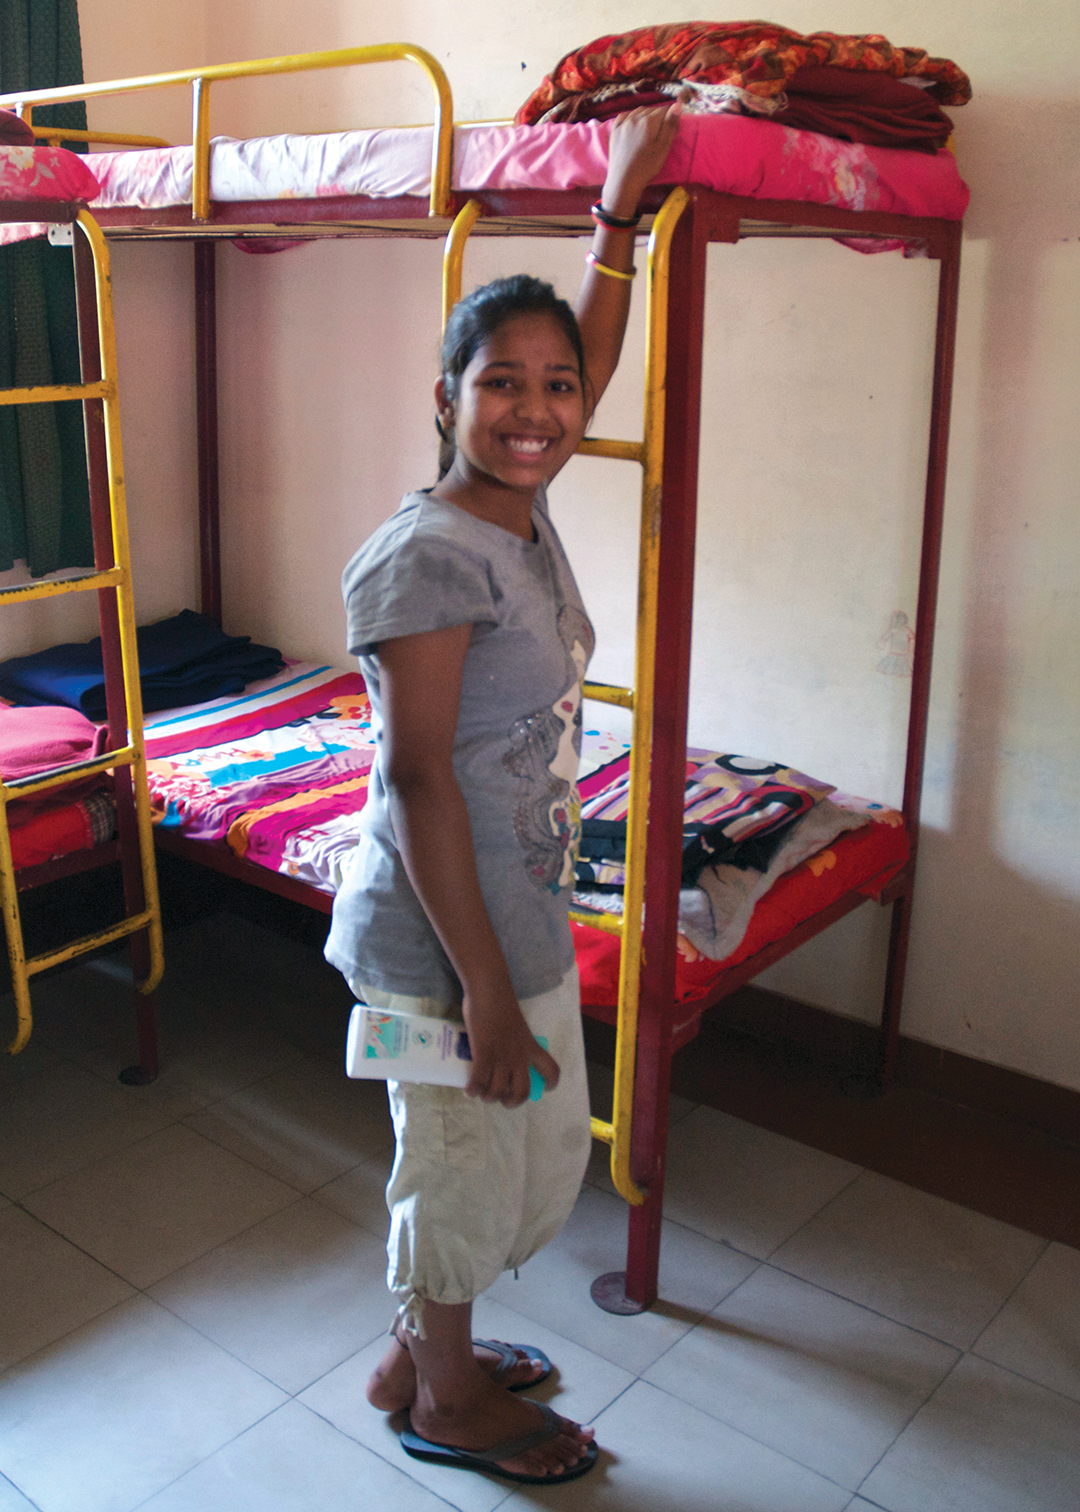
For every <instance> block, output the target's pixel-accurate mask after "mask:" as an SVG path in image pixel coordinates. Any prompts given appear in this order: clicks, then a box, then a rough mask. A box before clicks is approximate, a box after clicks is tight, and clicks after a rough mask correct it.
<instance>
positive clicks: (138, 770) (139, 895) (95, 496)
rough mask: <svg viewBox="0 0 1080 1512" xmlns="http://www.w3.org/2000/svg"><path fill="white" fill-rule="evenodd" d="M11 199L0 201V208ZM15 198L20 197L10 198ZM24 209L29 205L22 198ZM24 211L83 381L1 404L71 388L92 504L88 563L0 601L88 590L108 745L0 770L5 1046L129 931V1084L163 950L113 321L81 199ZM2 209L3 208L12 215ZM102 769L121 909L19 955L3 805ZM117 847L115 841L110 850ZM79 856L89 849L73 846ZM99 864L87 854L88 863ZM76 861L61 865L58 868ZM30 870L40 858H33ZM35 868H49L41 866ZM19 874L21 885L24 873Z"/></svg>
mask: <svg viewBox="0 0 1080 1512" xmlns="http://www.w3.org/2000/svg"><path fill="white" fill-rule="evenodd" d="M14 208H16V207H14V206H11V205H8V206H5V207H4V209H5V211H9V210H12V209H14ZM19 208H23V207H19ZM25 208H26V209H28V210H29V209H30V208H31V207H25ZM32 212H33V213H32V214H31V215H29V216H27V215H24V216H23V218H24V219H27V218H29V219H33V220H45V221H51V222H54V223H56V224H57V230H56V231H55V232H51V233H50V236H51V239H54V240H55V241H57V242H63V241H66V240H67V236H66V235H65V233H64V227H65V226H67V227H68V228H70V229H69V231H68V235H70V236H71V245H72V249H73V257H74V263H75V287H76V302H77V308H78V323H79V347H80V359H81V369H82V382H81V383H74V384H49V385H42V386H38V387H34V388H21V389H3V390H0V404H51V403H55V402H56V401H58V400H72V399H81V400H82V401H83V417H84V427H85V435H86V455H87V470H88V475H89V483H90V510H91V518H92V525H93V538H94V564H95V570H94V571H93V572H88V573H84V574H81V575H79V576H76V577H72V578H67V579H63V580H59V581H58V580H56V579H47V580H41V581H37V582H33V583H28V584H25V585H20V586H18V587H13V588H5V589H2V590H0V605H3V604H5V603H26V602H27V601H29V600H31V599H45V598H59V597H61V596H62V595H64V594H68V593H88V592H92V591H96V592H97V594H98V609H99V617H100V624H101V640H102V656H103V662H104V673H105V690H106V704H107V713H108V722H109V745H110V747H111V749H110V750H108V751H106V752H105V754H103V755H101V756H98V757H95V758H94V759H92V760H89V761H79V762H75V763H73V764H70V765H67V766H62V767H54V768H51V769H50V770H48V771H45V772H41V773H39V774H38V775H36V776H34V777H26V778H19V779H15V780H13V781H11V782H7V783H5V782H3V781H0V902H2V906H3V913H4V927H5V933H6V936H7V950H8V959H9V961H10V964H11V977H12V985H13V988H14V993H15V1006H16V1012H17V1015H18V1023H17V1028H16V1033H15V1037H14V1039H13V1040H12V1041H11V1043H10V1044H9V1045H8V1046H7V1050H8V1053H9V1054H11V1055H17V1054H18V1053H19V1051H20V1050H22V1049H23V1048H24V1047H25V1045H26V1043H27V1041H28V1040H29V1038H30V1035H31V1031H32V1028H33V1015H32V1010H31V1002H30V979H31V978H32V977H34V976H36V975H38V974H39V973H40V972H43V971H48V970H49V969H51V968H52V967H54V966H60V965H62V964H64V963H65V962H67V961H71V960H73V959H75V958H76V957H77V956H81V955H84V954H86V953H87V952H89V951H93V950H99V949H100V948H101V947H102V946H106V945H111V944H113V943H114V942H116V941H119V940H122V939H124V938H125V937H126V936H131V937H132V941H131V950H132V963H133V967H134V973H135V979H136V988H137V1010H136V1020H137V1027H138V1038H139V1052H140V1061H139V1064H138V1065H135V1066H131V1067H129V1068H128V1069H127V1070H125V1071H123V1072H121V1080H122V1081H125V1082H127V1083H128V1084H129V1085H141V1084H145V1083H146V1082H150V1081H153V1079H154V1077H155V1076H156V1075H157V1042H156V1034H155V1026H154V1010H153V999H152V997H151V994H152V993H153V991H154V989H155V988H156V987H157V985H158V983H159V982H160V980H161V974H162V965H163V953H162V940H161V908H160V903H159V899H158V887H157V873H156V871H155V867H154V843H153V835H152V831H151V821H150V799H149V795H148V793H147V787H146V753H145V748H144V744H143V725H142V696H141V689H140V686H139V664H138V649H137V645H136V639H135V614H134V606H133V603H132V595H131V559H130V550H129V544H128V528H127V510H126V505H125V496H124V469H123V460H122V453H121V446H120V417H119V408H118V398H117V378H116V339H115V329H114V325H113V310H112V283H111V275H110V271H109V253H108V248H107V247H106V244H105V238H104V236H103V235H102V233H101V229H100V227H99V226H98V224H97V222H96V221H95V220H94V219H93V217H92V216H91V215H90V214H89V213H88V212H87V211H86V210H79V209H78V208H77V206H75V205H73V204H70V203H61V202H56V203H42V202H41V201H37V202H35V204H34V205H33V207H32ZM12 218H13V217H12V216H10V215H5V219H12ZM107 771H108V772H112V773H113V776H114V783H115V788H116V819H117V830H118V832H119V855H120V862H121V870H122V875H123V885H124V905H125V909H126V917H124V918H123V919H121V920H120V921H119V922H118V923H116V924H113V925H110V926H109V927H108V928H106V929H102V930H99V931H97V932H95V933H93V934H90V935H84V936H82V937H81V938H78V939H75V940H71V941H69V942H68V943H67V944H65V945H62V946H61V947H59V948H58V949H55V950H51V951H48V952H47V953H45V954H42V955H37V956H32V957H30V958H27V955H26V950H25V947H24V942H23V932H22V920H21V916H20V912H19V890H20V885H19V878H18V876H17V875H16V872H15V866H14V861H13V857H12V850H11V836H10V832H9V828H8V821H7V805H8V802H9V801H10V800H12V799H17V798H27V797H30V796H31V795H33V794H35V793H43V792H47V791H53V790H56V789H59V788H61V787H63V786H64V785H65V784H67V783H72V782H80V781H83V780H84V779H85V778H87V777H91V776H96V775H98V774H101V773H104V772H107ZM114 854H115V847H114V848H113V850H112V852H111V853H110V859H112V857H113V855H114ZM79 855H80V857H85V858H89V857H90V856H91V855H92V853H91V852H85V853H83V852H80V853H79ZM94 864H102V863H101V862H98V863H95V862H94V861H89V865H94ZM81 869H85V868H82V867H80V866H79V865H77V864H76V865H74V866H71V867H68V868H64V869H63V870H61V871H60V872H58V875H64V874H69V873H71V872H74V871H77V870H81ZM39 870H42V871H44V870H46V869H45V868H41V869H39ZM35 880H41V881H44V880H49V878H47V877H41V878H37V879H35ZM24 885H26V884H25V883H24Z"/></svg>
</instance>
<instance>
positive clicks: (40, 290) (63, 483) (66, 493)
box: [0, 0, 94, 577]
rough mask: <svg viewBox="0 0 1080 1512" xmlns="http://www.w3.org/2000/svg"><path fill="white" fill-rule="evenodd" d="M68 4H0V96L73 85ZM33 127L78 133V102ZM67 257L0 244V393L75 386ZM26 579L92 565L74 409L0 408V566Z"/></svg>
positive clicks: (76, 49)
mask: <svg viewBox="0 0 1080 1512" xmlns="http://www.w3.org/2000/svg"><path fill="white" fill-rule="evenodd" d="M82 77H83V72H82V47H81V44H80V41H79V12H78V9H77V5H76V0H0V93H3V94H10V93H13V92H14V91H15V90H18V89H49V88H53V87H56V86H58V85H61V84H81V83H82ZM34 123H35V125H40V126H53V125H55V126H70V127H73V128H77V129H82V130H85V129H86V106H85V105H82V104H73V105H52V106H49V107H48V108H47V109H42V110H36V111H35V112H34ZM78 381H79V344H78V335H77V328H76V318H75V281H74V275H73V271H72V263H71V252H70V250H69V249H68V248H65V247H52V246H50V245H49V244H48V242H46V241H44V240H35V241H27V242H17V243H15V244H14V245H13V246H10V247H0V388H24V387H29V386H30V385H32V384H39V383H77V382H78ZM18 560H24V561H25V562H26V563H27V565H28V567H29V569H30V573H31V575H32V576H33V577H41V576H43V575H44V574H45V573H48V572H55V571H56V570H57V568H60V567H82V566H89V565H91V564H92V563H93V560H94V550H93V543H92V540H91V533H90V499H89V491H88V488H87V481H86V451H85V443H84V440H83V422H82V406H81V405H80V404H78V403H69V404H26V405H18V406H16V407H14V408H13V407H11V406H5V407H4V408H2V409H0V570H4V569H6V568H8V567H11V566H13V565H14V563H15V562H16V561H18Z"/></svg>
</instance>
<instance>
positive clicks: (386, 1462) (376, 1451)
mask: <svg viewBox="0 0 1080 1512" xmlns="http://www.w3.org/2000/svg"><path fill="white" fill-rule="evenodd" d="M367 1347H368V1346H367V1345H365V1346H364V1348H365V1349H366V1348H367ZM357 1353H358V1354H359V1353H360V1351H359V1350H357ZM351 1358H352V1356H350V1359H351ZM344 1363H345V1362H344V1361H342V1364H344ZM334 1368H335V1369H337V1367H336V1366H335V1367H334ZM327 1374H328V1375H329V1374H330V1372H329V1371H327ZM319 1379H320V1380H321V1379H322V1377H321V1376H320V1377H319ZM311 1384H312V1385H313V1386H314V1385H315V1382H314V1381H313V1382H312V1383H311ZM308 1389H309V1388H308V1387H307V1386H305V1387H304V1390H305V1391H307V1390H308ZM293 1400H294V1401H295V1400H296V1399H295V1398H293ZM298 1405H299V1406H301V1407H304V1408H306V1410H307V1411H308V1412H310V1413H311V1414H312V1415H313V1416H314V1417H317V1418H319V1419H320V1420H321V1421H322V1422H324V1423H326V1424H327V1426H328V1427H330V1428H333V1429H334V1430H335V1432H337V1433H340V1434H342V1436H343V1437H345V1438H347V1439H349V1440H350V1441H351V1442H352V1443H354V1444H358V1445H359V1446H360V1448H361V1449H366V1450H367V1452H368V1453H369V1454H373V1455H374V1456H375V1458H376V1459H380V1460H382V1462H383V1464H384V1465H389V1466H390V1468H391V1469H392V1470H397V1471H398V1472H399V1474H401V1475H404V1476H407V1477H408V1479H409V1480H411V1481H412V1483H413V1485H415V1486H420V1487H421V1488H422V1489H423V1490H424V1491H426V1492H427V1493H428V1495H429V1496H435V1497H438V1499H439V1501H442V1502H445V1503H446V1505H447V1506H448V1507H452V1508H453V1509H454V1512H461V1509H460V1507H459V1506H458V1505H457V1503H456V1502H452V1501H449V1500H448V1499H447V1498H446V1497H444V1496H440V1495H439V1493H438V1492H437V1491H432V1490H431V1488H430V1487H429V1486H425V1485H424V1483H423V1481H421V1480H417V1478H416V1476H415V1475H413V1473H412V1471H411V1470H409V1469H408V1468H405V1467H403V1466H401V1465H399V1464H397V1463H396V1461H395V1460H393V1459H391V1458H390V1457H389V1455H387V1454H384V1453H383V1451H382V1450H381V1449H376V1448H374V1447H373V1446H372V1445H371V1444H365V1443H364V1441H363V1439H358V1438H357V1437H356V1436H355V1434H352V1433H350V1432H349V1430H348V1429H347V1428H342V1427H341V1425H340V1423H335V1422H334V1421H333V1420H332V1419H331V1418H328V1417H327V1416H326V1413H325V1412H320V1411H319V1409H318V1408H317V1407H313V1406H311V1404H310V1403H309V1402H300V1403H298ZM389 1415H390V1416H392V1417H393V1416H396V1413H391V1414H389ZM399 1447H400V1446H399ZM400 1452H401V1453H402V1454H403V1455H404V1454H405V1451H404V1449H402V1450H401V1451H400ZM405 1458H406V1459H408V1455H405ZM513 1494H514V1491H513V1487H511V1489H510V1490H509V1491H508V1492H507V1494H506V1496H505V1497H504V1498H503V1501H506V1500H507V1499H508V1498H509V1497H510V1496H512V1495H513ZM498 1506H500V1507H501V1506H502V1502H499V1503H498ZM493 1512H494V1509H493Z"/></svg>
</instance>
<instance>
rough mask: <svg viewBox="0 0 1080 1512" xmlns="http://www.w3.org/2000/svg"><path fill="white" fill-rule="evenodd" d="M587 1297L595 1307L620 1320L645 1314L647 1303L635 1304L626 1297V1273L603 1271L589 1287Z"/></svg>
mask: <svg viewBox="0 0 1080 1512" xmlns="http://www.w3.org/2000/svg"><path fill="white" fill-rule="evenodd" d="M589 1295H590V1297H592V1299H593V1301H594V1302H595V1303H596V1305H597V1307H602V1308H603V1310H604V1311H605V1312H608V1313H615V1315H616V1316H617V1317H620V1318H630V1317H633V1316H635V1315H636V1314H637V1313H643V1312H647V1311H648V1309H649V1306H650V1304H649V1303H648V1302H635V1301H634V1300H633V1298H632V1297H628V1296H627V1295H626V1272H625V1271H605V1273H604V1274H603V1275H602V1276H597V1278H596V1280H595V1281H594V1282H593V1284H592V1285H591V1286H590V1287H589Z"/></svg>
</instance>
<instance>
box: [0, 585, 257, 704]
mask: <svg viewBox="0 0 1080 1512" xmlns="http://www.w3.org/2000/svg"><path fill="white" fill-rule="evenodd" d="M136 641H137V643H138V648H139V681H140V684H141V687H142V699H143V708H144V709H146V710H147V711H148V712H149V711H152V710H155V709H175V708H177V707H179V706H180V705H182V704H194V703H207V702H209V701H210V700H211V699H214V698H224V697H226V696H227V695H228V694H230V693H242V692H243V691H244V688H245V686H246V685H247V684H248V683H249V682H254V681H255V680H256V678H260V677H272V676H273V675H274V673H275V672H280V671H281V669H282V667H283V666H284V665H285V663H284V662H283V661H282V658H281V652H280V651H278V650H276V649H275V648H274V647H273V646H259V645H255V644H253V642H252V640H251V637H250V636H249V635H226V634H225V633H224V631H223V630H222V629H221V628H220V626H218V625H216V624H215V623H214V621H213V620H212V619H208V618H207V616H206V615H205V614H196V613H195V611H194V610H192V609H182V610H181V611H180V613H179V614H177V615H174V616H173V618H172V619H166V620H159V621H158V622H157V624H156V625H144V626H143V627H142V628H141V629H140V630H138V631H136ZM0 696H3V697H4V698H8V699H10V700H11V701H12V702H13V703H17V704H66V705H67V707H68V708H71V709H79V710H81V712H82V713H83V714H85V715H86V717H87V719H93V720H95V721H100V720H103V719H104V718H105V673H104V668H103V665H102V659H101V639H100V637H99V638H98V639H96V640H92V641H85V642H82V643H79V644H67V645H63V646H52V647H50V649H49V650H47V651H37V652H35V653H34V655H33V656H16V657H12V659H11V660H10V661H6V662H0Z"/></svg>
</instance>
